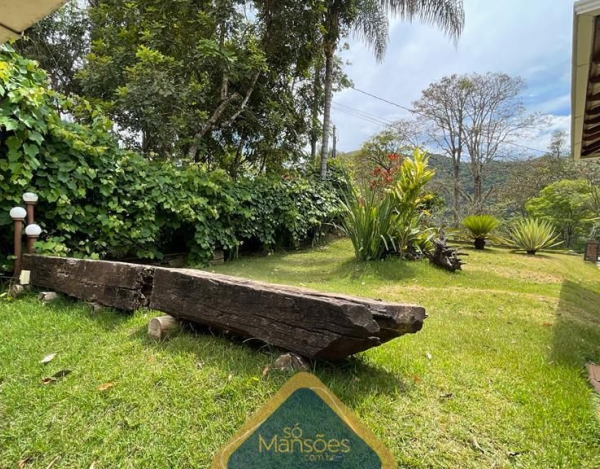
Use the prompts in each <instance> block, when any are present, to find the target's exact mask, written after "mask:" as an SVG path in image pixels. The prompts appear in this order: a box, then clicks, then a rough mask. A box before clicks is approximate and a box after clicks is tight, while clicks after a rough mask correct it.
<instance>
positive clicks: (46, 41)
mask: <svg viewBox="0 0 600 469" xmlns="http://www.w3.org/2000/svg"><path fill="white" fill-rule="evenodd" d="M14 48H15V50H16V51H17V52H18V53H19V54H21V55H24V56H26V57H28V58H30V59H33V60H37V61H38V62H39V63H40V66H41V67H42V68H43V69H44V70H45V71H46V72H47V73H48V77H49V79H50V84H51V86H52V88H53V89H54V90H56V91H58V92H60V93H63V94H80V93H81V86H80V83H79V80H77V72H78V71H79V70H80V69H81V68H82V67H83V64H84V62H85V56H86V55H87V54H88V52H89V48H90V23H89V18H88V14H87V3H86V2H85V1H84V0H70V1H69V2H67V3H66V4H65V5H64V6H63V7H62V8H60V9H59V10H57V11H56V12H54V13H53V14H51V15H50V16H48V17H46V18H44V19H43V20H42V21H40V22H39V23H36V24H35V25H33V26H32V27H31V28H29V29H27V30H26V31H25V35H24V37H23V38H22V39H21V40H19V41H17V42H15V44H14Z"/></svg>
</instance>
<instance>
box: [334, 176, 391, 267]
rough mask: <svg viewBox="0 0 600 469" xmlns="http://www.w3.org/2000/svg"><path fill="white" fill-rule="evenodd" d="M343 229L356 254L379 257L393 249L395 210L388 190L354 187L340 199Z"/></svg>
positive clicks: (370, 258) (369, 258)
mask: <svg viewBox="0 0 600 469" xmlns="http://www.w3.org/2000/svg"><path fill="white" fill-rule="evenodd" d="M342 209H343V212H344V221H343V229H344V231H345V232H346V234H347V235H348V237H349V238H350V239H351V240H352V245H353V246H354V252H355V254H356V258H357V259H358V260H361V261H370V260H378V259H381V258H382V257H384V255H385V253H386V252H387V251H396V250H397V245H396V242H395V239H394V230H395V227H396V221H397V218H398V214H397V213H396V211H395V210H394V203H393V198H392V197H390V195H389V194H385V195H384V196H383V198H382V197H379V196H377V194H376V193H375V192H374V191H366V193H365V194H364V195H363V194H362V193H361V192H360V191H359V190H358V189H357V188H355V187H353V189H352V190H351V192H350V193H349V194H347V195H346V197H345V200H344V202H343V203H342Z"/></svg>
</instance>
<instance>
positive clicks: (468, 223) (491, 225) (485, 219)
mask: <svg viewBox="0 0 600 469" xmlns="http://www.w3.org/2000/svg"><path fill="white" fill-rule="evenodd" d="M463 226H464V227H465V228H466V229H467V230H469V235H470V236H471V238H473V240H474V244H475V249H484V248H485V240H486V239H488V238H489V235H490V233H491V232H492V231H494V230H495V229H496V228H498V226H500V221H499V220H498V219H497V218H495V217H493V216H491V215H471V216H468V217H466V218H465V219H464V220H463Z"/></svg>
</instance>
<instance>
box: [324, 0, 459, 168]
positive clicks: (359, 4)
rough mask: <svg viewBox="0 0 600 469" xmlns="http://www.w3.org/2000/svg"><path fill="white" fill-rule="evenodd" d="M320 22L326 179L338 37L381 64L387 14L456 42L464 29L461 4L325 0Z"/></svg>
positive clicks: (454, 1) (413, 0) (443, 0)
mask: <svg viewBox="0 0 600 469" xmlns="http://www.w3.org/2000/svg"><path fill="white" fill-rule="evenodd" d="M326 5H327V9H326V13H325V18H324V22H323V29H324V31H325V37H324V40H323V50H324V56H325V109H324V111H323V139H322V146H321V177H322V178H326V177H327V160H328V156H329V136H330V127H331V101H332V95H333V62H334V57H335V51H336V49H337V47H338V44H339V41H340V38H341V37H344V36H345V35H347V34H348V33H353V34H354V35H356V36H357V37H358V38H359V39H360V40H362V41H363V42H364V43H366V44H367V45H368V46H370V47H371V48H372V49H373V52H374V53H375V57H376V58H377V60H379V61H380V60H382V59H383V57H384V54H385V50H386V48H387V44H388V41H389V22H388V14H392V15H394V16H398V17H400V18H402V19H403V20H408V21H412V20H414V19H419V20H421V21H423V22H424V23H427V24H433V25H436V26H437V27H439V28H440V29H442V30H443V31H444V32H445V33H447V34H448V35H450V36H451V37H453V38H454V39H455V40H456V39H457V38H458V37H459V36H460V34H461V32H462V30H463V26H464V10H463V6H462V0H327V2H326Z"/></svg>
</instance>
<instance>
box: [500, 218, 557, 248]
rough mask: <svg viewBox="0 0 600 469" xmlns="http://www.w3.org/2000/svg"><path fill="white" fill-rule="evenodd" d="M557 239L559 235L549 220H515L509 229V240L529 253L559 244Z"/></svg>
mask: <svg viewBox="0 0 600 469" xmlns="http://www.w3.org/2000/svg"><path fill="white" fill-rule="evenodd" d="M557 239H558V235H556V233H555V231H554V227H553V226H552V225H551V224H550V223H549V222H548V221H546V220H539V219H536V218H525V219H521V220H517V221H516V222H514V224H513V226H512V227H511V228H510V229H509V239H508V242H509V243H510V244H512V245H513V246H515V247H516V248H518V249H522V250H524V251H527V254H532V255H534V254H535V253H536V252H537V251H539V250H541V249H548V248H552V247H554V246H557V245H559V244H560V242H556V240H557Z"/></svg>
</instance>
